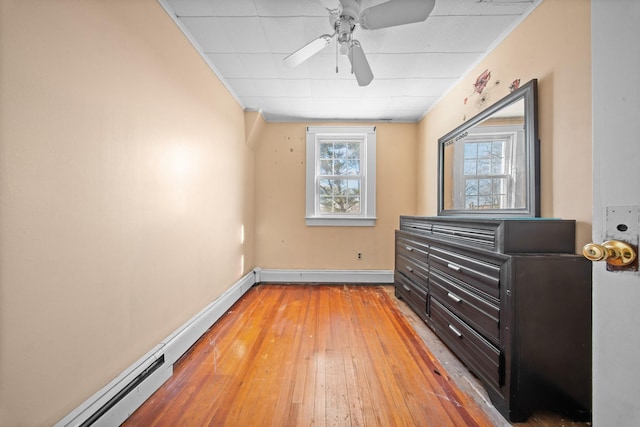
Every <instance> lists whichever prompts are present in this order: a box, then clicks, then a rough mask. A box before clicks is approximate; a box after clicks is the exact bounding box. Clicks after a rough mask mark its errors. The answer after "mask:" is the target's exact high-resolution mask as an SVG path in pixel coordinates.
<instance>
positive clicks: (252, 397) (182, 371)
mask: <svg viewBox="0 0 640 427" xmlns="http://www.w3.org/2000/svg"><path fill="white" fill-rule="evenodd" d="M416 319H417V320H418V321H419V322H420V323H419V322H416ZM416 332H417V333H416ZM438 359H440V361H439V360H438ZM545 417H546V418H545ZM549 417H550V418H549ZM530 421H534V422H535V423H531V424H530V423H529V422H528V423H527V424H525V425H543V426H552V425H558V426H559V425H567V426H570V425H575V426H577V425H587V424H578V423H570V422H565V421H564V420H562V419H561V418H559V417H557V416H555V415H553V414H551V415H548V414H536V415H535V416H534V417H531V419H530ZM538 421H539V422H538ZM556 422H557V424H555V423H556ZM561 422H562V424H561ZM123 425H124V426H207V425H209V426H224V425H230V426H231V425H235V426H311V425H313V426H316V425H321V426H329V425H331V426H334V425H337V426H492V425H507V426H508V425H509V424H508V423H506V421H504V418H502V417H501V416H500V415H499V414H498V413H497V411H496V410H495V409H494V408H493V407H492V406H491V404H490V403H489V402H488V401H487V398H486V396H483V390H482V387H481V386H480V385H479V384H478V383H477V381H476V380H475V379H474V378H473V377H472V376H471V375H470V374H469V373H468V371H466V369H465V368H464V367H463V366H462V365H461V364H460V363H459V362H457V359H455V357H454V356H452V355H451V353H450V352H448V350H447V349H446V347H445V346H443V345H442V344H441V343H440V342H439V340H437V338H435V337H434V336H433V335H432V334H431V335H430V331H429V330H428V328H427V327H426V325H424V323H422V321H421V320H420V319H418V318H417V316H415V315H413V316H412V312H411V311H410V310H409V309H408V308H407V307H406V305H404V303H402V302H401V301H398V300H397V299H395V297H393V288H392V287H390V286H362V285H357V286H324V285H296V286H287V285H260V286H256V287H254V288H252V289H251V290H250V291H249V292H247V294H246V295H245V296H244V297H243V298H242V299H241V300H240V301H238V302H237V303H236V304H235V305H234V306H233V307H232V309H231V310H230V311H229V312H228V313H227V314H225V315H224V316H223V317H222V318H221V319H220V320H219V321H218V322H217V323H216V324H215V325H214V326H213V327H212V328H211V329H210V330H209V331H208V332H207V333H206V334H205V335H204V336H203V337H202V338H201V339H200V340H199V341H198V342H197V343H196V344H195V345H194V346H193V347H192V349H191V350H189V351H188V352H187V353H186V354H185V355H184V356H183V358H182V359H181V360H179V361H178V363H176V365H175V366H174V375H173V377H172V378H170V379H169V381H167V383H165V384H164V385H163V386H162V388H160V390H158V391H157V392H156V393H155V394H154V395H153V396H152V397H151V398H150V399H149V400H148V401H147V402H145V404H144V405H143V406H142V407H140V408H139V409H138V410H137V411H136V412H135V413H134V414H133V415H132V416H131V417H130V418H129V419H128V420H127V421H126V422H125V423H124V424H123ZM518 425H520V424H518Z"/></svg>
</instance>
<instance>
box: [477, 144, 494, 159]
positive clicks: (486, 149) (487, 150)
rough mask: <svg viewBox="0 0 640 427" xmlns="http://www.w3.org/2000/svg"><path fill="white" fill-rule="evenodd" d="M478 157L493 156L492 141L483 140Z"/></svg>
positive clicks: (479, 145) (486, 157) (488, 157)
mask: <svg viewBox="0 0 640 427" xmlns="http://www.w3.org/2000/svg"><path fill="white" fill-rule="evenodd" d="M478 158H479V159H490V158H491V143H490V142H481V143H479V144H478Z"/></svg>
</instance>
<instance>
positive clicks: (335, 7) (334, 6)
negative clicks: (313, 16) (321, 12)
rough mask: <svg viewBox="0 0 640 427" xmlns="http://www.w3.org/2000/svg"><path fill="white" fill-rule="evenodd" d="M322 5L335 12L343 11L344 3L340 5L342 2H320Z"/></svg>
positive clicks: (325, 0)
mask: <svg viewBox="0 0 640 427" xmlns="http://www.w3.org/2000/svg"><path fill="white" fill-rule="evenodd" d="M320 3H322V5H323V6H324V7H325V9H327V10H331V11H333V10H338V9H342V3H340V0H320Z"/></svg>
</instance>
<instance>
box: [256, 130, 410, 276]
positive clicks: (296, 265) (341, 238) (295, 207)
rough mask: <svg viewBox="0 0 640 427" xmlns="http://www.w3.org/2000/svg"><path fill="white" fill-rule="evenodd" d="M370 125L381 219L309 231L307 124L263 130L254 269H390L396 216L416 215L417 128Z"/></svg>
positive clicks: (258, 154) (258, 166)
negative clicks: (373, 135)
mask: <svg viewBox="0 0 640 427" xmlns="http://www.w3.org/2000/svg"><path fill="white" fill-rule="evenodd" d="M314 125H318V124H317V123H314ZM337 125H345V124H344V123H340V124H337ZM358 125H363V124H362V123H358ZM374 125H375V126H377V129H376V131H377V136H376V140H377V163H376V169H377V179H376V182H377V192H376V196H377V206H376V209H377V212H376V213H377V217H378V220H377V224H376V226H375V227H307V226H306V225H305V219H304V216H305V170H306V169H305V167H306V166H305V135H306V126H307V124H305V123H267V124H266V125H265V126H264V128H263V130H262V134H261V138H260V142H259V145H258V147H257V149H256V264H257V265H259V266H260V267H263V268H283V269H320V270H343V269H344V270H372V269H373V270H377V269H386V270H392V269H393V268H394V258H393V253H394V252H393V251H394V243H393V242H394V240H393V239H394V230H395V229H396V228H398V217H399V216H400V215H401V214H408V215H412V214H415V192H416V183H415V174H416V156H415V154H416V150H417V141H418V134H417V130H418V127H417V124H384V123H376V124H374ZM358 252H361V253H362V254H363V259H362V260H357V253H358Z"/></svg>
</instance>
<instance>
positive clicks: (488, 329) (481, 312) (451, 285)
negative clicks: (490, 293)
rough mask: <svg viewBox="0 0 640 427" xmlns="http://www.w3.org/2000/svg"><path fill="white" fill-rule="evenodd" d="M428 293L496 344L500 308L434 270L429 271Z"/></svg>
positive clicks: (452, 278) (498, 337)
mask: <svg viewBox="0 0 640 427" xmlns="http://www.w3.org/2000/svg"><path fill="white" fill-rule="evenodd" d="M429 291H430V292H431V295H432V296H434V297H436V298H437V299H438V300H439V301H440V302H441V303H442V304H443V305H444V306H445V307H447V308H448V309H449V310H451V311H452V312H453V313H455V314H456V315H457V316H458V317H460V318H461V319H462V320H464V321H465V322H467V323H468V324H469V325H470V326H471V327H473V328H474V329H475V330H476V331H478V332H479V333H480V334H481V335H483V336H484V337H485V338H487V339H489V340H490V341H492V342H493V343H494V344H498V343H499V341H500V308H499V307H498V305H496V304H494V303H492V302H489V301H488V300H487V299H485V298H481V297H479V296H478V295H477V294H476V293H473V292H471V291H470V290H469V289H468V287H467V286H466V285H465V284H464V283H462V282H460V281H459V280H457V279H456V278H454V277H451V276H449V275H448V274H446V273H444V272H442V271H440V270H438V269H436V268H433V267H432V268H431V269H430V270H429Z"/></svg>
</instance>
